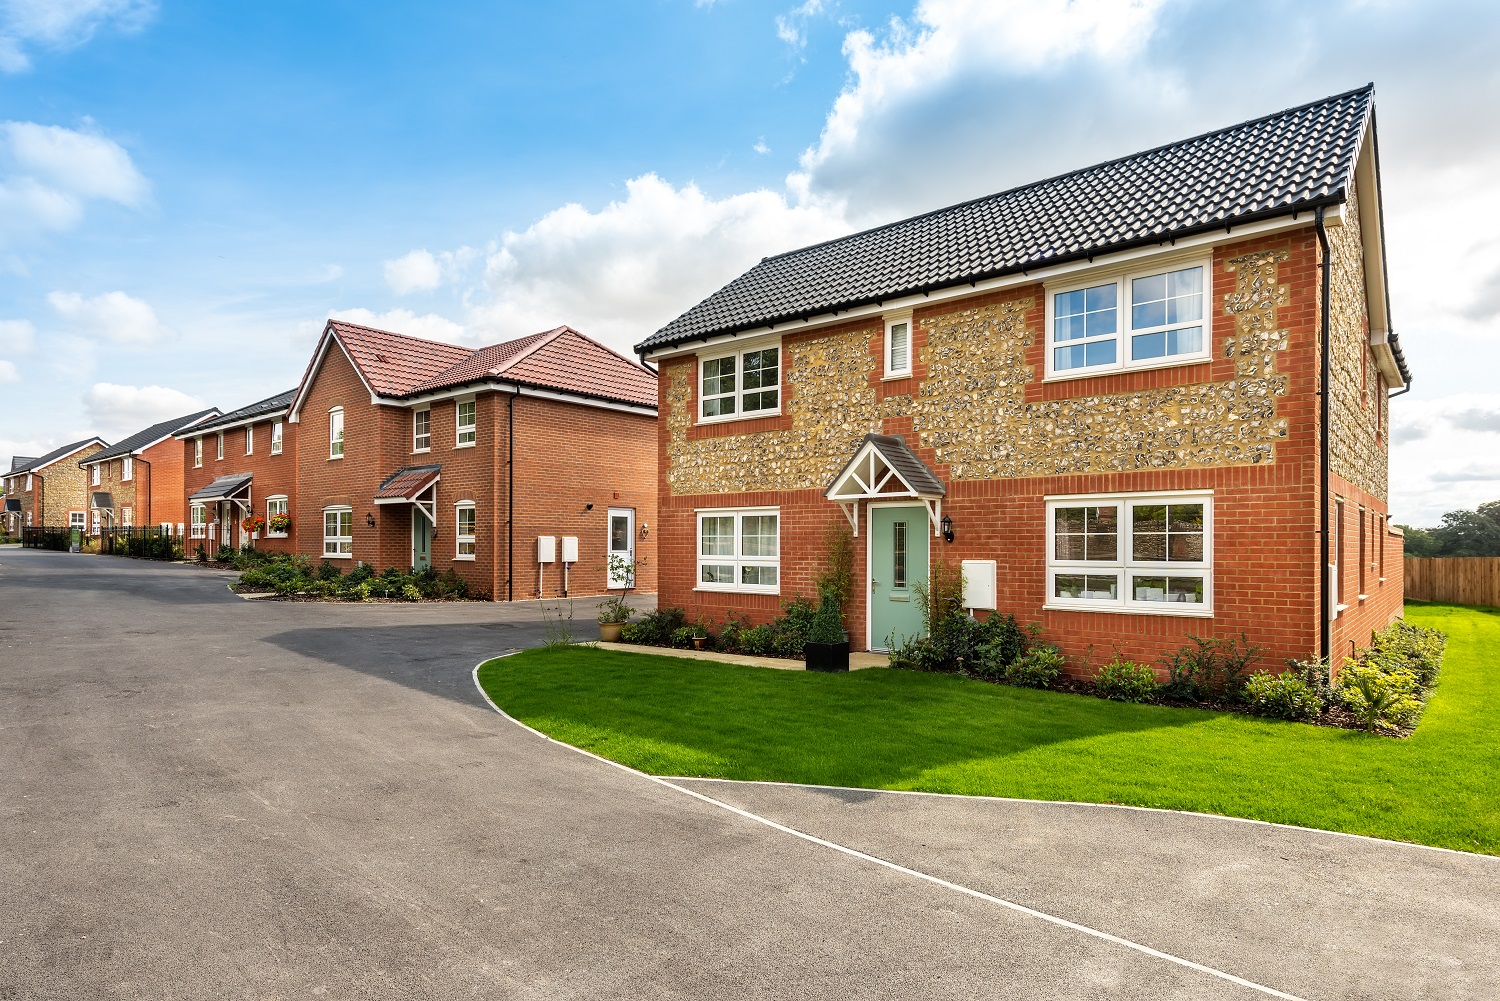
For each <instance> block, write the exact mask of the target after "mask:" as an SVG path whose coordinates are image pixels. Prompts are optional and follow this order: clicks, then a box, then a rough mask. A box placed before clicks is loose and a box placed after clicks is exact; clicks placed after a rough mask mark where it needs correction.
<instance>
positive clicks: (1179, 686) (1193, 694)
mask: <svg viewBox="0 0 1500 1001" xmlns="http://www.w3.org/2000/svg"><path fill="white" fill-rule="evenodd" d="M1188 640H1189V642H1188V643H1187V644H1185V645H1183V646H1182V647H1181V648H1179V649H1178V650H1176V651H1174V652H1173V653H1172V654H1170V655H1169V656H1168V657H1167V659H1166V661H1165V665H1166V668H1167V680H1166V681H1165V682H1163V683H1162V685H1161V692H1160V694H1161V696H1162V697H1163V698H1169V699H1183V700H1185V701H1189V702H1203V701H1205V700H1207V699H1209V698H1220V699H1223V700H1225V701H1227V702H1234V701H1236V700H1238V699H1239V697H1240V694H1241V692H1242V691H1243V689H1244V687H1245V679H1246V678H1248V677H1249V673H1250V669H1251V667H1252V666H1253V665H1254V664H1255V662H1256V661H1257V660H1259V659H1260V648H1259V647H1257V646H1253V645H1252V644H1251V643H1250V641H1249V638H1248V637H1247V636H1246V635H1245V634H1244V633H1241V634H1240V635H1239V636H1238V637H1233V636H1231V637H1230V638H1229V639H1219V638H1217V637H1204V636H1189V637H1188Z"/></svg>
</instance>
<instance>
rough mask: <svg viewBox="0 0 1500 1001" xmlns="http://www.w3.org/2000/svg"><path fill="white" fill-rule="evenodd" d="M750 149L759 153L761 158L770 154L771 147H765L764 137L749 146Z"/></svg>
mask: <svg viewBox="0 0 1500 1001" xmlns="http://www.w3.org/2000/svg"><path fill="white" fill-rule="evenodd" d="M750 148H751V149H753V150H754V151H755V152H757V153H759V154H760V155H761V156H768V155H769V154H770V152H771V147H769V146H767V145H766V140H765V137H764V136H762V137H761V138H759V139H757V140H755V145H754V146H751V147H750Z"/></svg>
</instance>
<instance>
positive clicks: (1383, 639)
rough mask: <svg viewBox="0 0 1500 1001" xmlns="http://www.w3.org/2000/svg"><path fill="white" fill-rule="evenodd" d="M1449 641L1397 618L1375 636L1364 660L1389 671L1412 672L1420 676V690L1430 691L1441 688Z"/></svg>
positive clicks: (1434, 632)
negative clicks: (1445, 650)
mask: <svg viewBox="0 0 1500 1001" xmlns="http://www.w3.org/2000/svg"><path fill="white" fill-rule="evenodd" d="M1446 642H1447V637H1445V636H1444V635H1443V634H1442V633H1441V632H1439V631H1438V630H1436V629H1424V628H1423V627H1421V626H1414V625H1411V624H1410V623H1408V622H1406V621H1405V620H1403V619H1397V620H1396V621H1395V622H1393V623H1391V624H1390V625H1389V626H1387V627H1386V628H1385V629H1382V630H1381V631H1380V632H1378V633H1376V634H1375V636H1374V638H1373V640H1372V642H1371V644H1370V649H1368V650H1366V651H1364V653H1363V654H1362V655H1361V657H1360V659H1361V660H1362V661H1365V662H1368V663H1374V664H1377V665H1379V666H1380V668H1381V669H1382V670H1383V671H1386V672H1390V671H1402V670H1404V671H1408V672H1410V673H1411V674H1412V675H1414V676H1415V677H1416V679H1417V685H1418V687H1420V688H1422V689H1423V690H1430V689H1432V688H1434V687H1436V685H1437V679H1438V672H1439V670H1440V669H1441V667H1442V663H1443V647H1444V645H1445V644H1446Z"/></svg>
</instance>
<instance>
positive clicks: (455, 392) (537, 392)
mask: <svg viewBox="0 0 1500 1001" xmlns="http://www.w3.org/2000/svg"><path fill="white" fill-rule="evenodd" d="M489 391H493V392H496V393H512V394H515V395H517V396H534V397H537V398H539V399H544V400H557V401H558V402H560V403H573V404H577V405H578V406H581V407H595V408H597V409H600V410H615V411H619V412H620V413H626V414H639V415H641V416H644V417H655V416H656V408H655V407H644V406H640V405H637V404H633V403H616V402H614V401H611V400H599V399H595V398H594V397H591V396H575V395H574V394H572V393H563V392H555V391H552V390H547V389H533V388H532V387H530V386H519V385H516V384H515V383H510V382H500V381H498V380H486V381H485V382H483V383H477V384H476V383H472V382H471V383H465V384H463V385H462V386H454V387H452V388H450V389H439V390H434V391H433V392H430V393H423V394H422V395H421V396H413V397H410V398H403V399H396V398H394V397H389V396H372V397H371V402H372V403H376V404H379V405H382V406H387V407H405V408H406V409H408V410H415V409H417V408H418V407H424V406H427V405H429V404H432V403H436V402H438V401H441V400H456V399H460V398H463V397H469V398H473V396H474V395H475V393H483V392H489Z"/></svg>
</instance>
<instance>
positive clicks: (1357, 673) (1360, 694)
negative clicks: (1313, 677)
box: [1336, 662, 1422, 733]
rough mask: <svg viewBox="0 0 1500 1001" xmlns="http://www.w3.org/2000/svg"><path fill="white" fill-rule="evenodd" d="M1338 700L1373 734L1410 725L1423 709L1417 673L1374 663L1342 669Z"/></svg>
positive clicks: (1350, 665) (1359, 664)
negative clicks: (1386, 668) (1381, 668)
mask: <svg viewBox="0 0 1500 1001" xmlns="http://www.w3.org/2000/svg"><path fill="white" fill-rule="evenodd" d="M1336 694H1337V698H1338V700H1339V703H1340V704H1341V705H1343V707H1344V708H1345V709H1347V710H1348V711H1349V714H1350V715H1351V716H1353V717H1354V718H1355V719H1356V720H1358V721H1359V724H1360V726H1362V727H1364V729H1365V730H1366V731H1368V732H1370V733H1374V732H1376V731H1377V730H1381V729H1390V730H1394V729H1397V728H1400V727H1403V726H1409V725H1411V724H1412V723H1414V722H1415V720H1416V717H1417V716H1418V715H1419V714H1420V713H1421V712H1422V700H1421V699H1420V698H1419V696H1418V683H1417V677H1416V675H1414V674H1412V673H1411V672H1410V671H1404V670H1398V671H1390V672H1386V671H1382V670H1380V668H1379V667H1377V666H1375V665H1373V664H1364V663H1358V662H1355V663H1348V664H1345V665H1344V669H1343V670H1342V671H1340V672H1339V681H1338V688H1337V690H1336Z"/></svg>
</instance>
